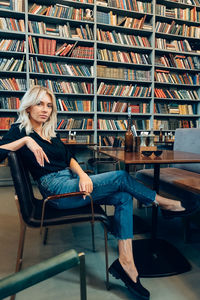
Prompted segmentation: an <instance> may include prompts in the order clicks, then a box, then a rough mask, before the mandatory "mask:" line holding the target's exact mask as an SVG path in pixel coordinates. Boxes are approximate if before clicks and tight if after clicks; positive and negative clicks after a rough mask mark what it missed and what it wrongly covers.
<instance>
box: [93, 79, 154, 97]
mask: <svg viewBox="0 0 200 300" xmlns="http://www.w3.org/2000/svg"><path fill="white" fill-rule="evenodd" d="M97 94H98V95H108V96H109V95H110V96H124V97H125V96H126V97H150V96H151V87H146V86H138V85H137V84H135V85H132V84H130V85H124V84H105V83H104V82H101V83H100V84H99V86H98V90H97Z"/></svg>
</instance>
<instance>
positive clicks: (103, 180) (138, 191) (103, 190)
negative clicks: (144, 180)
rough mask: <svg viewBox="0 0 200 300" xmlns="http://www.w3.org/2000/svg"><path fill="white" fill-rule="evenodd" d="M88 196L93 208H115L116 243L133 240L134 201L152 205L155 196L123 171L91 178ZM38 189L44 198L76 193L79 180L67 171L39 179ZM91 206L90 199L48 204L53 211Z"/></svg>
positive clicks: (65, 199) (75, 199)
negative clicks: (111, 206) (99, 205)
mask: <svg viewBox="0 0 200 300" xmlns="http://www.w3.org/2000/svg"><path fill="white" fill-rule="evenodd" d="M90 178H91V180H92V182H93V192H92V193H91V196H92V198H93V200H94V203H96V204H106V205H114V207H115V214H114V229H115V236H116V238H118V239H129V238H133V197H135V198H136V199H137V200H138V201H140V202H142V203H143V204H145V205H148V204H151V203H152V202H154V201H155V197H156V193H155V191H152V190H151V189H149V188H147V187H145V186H144V185H143V184H141V183H140V182H138V181H137V180H135V179H134V178H133V177H131V176H130V175H129V174H128V173H127V172H126V171H113V172H106V173H101V174H97V175H91V176H90ZM38 187H39V189H40V192H41V194H42V195H43V197H47V196H50V195H57V194H63V193H70V192H77V191H79V178H78V177H76V178H74V175H73V173H72V172H71V170H70V169H65V170H62V171H59V172H56V173H50V174H48V175H45V176H42V177H41V178H40V179H39V180H38ZM88 204H90V199H89V197H86V199H83V197H82V196H81V197H72V198H70V197H69V198H63V199H56V200H51V205H52V206H54V207H55V208H56V209H70V208H77V207H81V206H85V205H88Z"/></svg>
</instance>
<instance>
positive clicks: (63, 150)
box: [0, 124, 74, 180]
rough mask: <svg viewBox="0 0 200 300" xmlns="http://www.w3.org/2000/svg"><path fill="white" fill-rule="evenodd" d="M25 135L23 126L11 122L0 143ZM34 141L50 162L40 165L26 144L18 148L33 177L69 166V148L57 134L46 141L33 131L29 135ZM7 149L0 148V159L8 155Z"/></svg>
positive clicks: (37, 177) (70, 154)
mask: <svg viewBox="0 0 200 300" xmlns="http://www.w3.org/2000/svg"><path fill="white" fill-rule="evenodd" d="M25 136H26V132H25V130H24V128H23V129H22V130H20V129H19V124H13V125H12V126H11V129H10V130H9V131H8V133H7V134H5V135H4V137H3V139H2V140H1V141H0V145H4V144H8V143H11V142H13V141H16V140H18V139H21V138H23V137H25ZM29 136H30V137H31V138H32V139H34V140H35V141H36V143H37V144H38V145H39V146H40V147H41V148H42V149H43V150H44V152H45V153H46V155H47V157H48V159H49V161H50V163H48V162H46V161H44V167H41V166H40V165H39V164H38V162H37V161H36V158H35V155H34V154H33V152H32V151H31V150H29V149H28V147H27V146H23V147H22V148H21V149H19V150H18V152H20V154H21V155H20V156H21V158H22V160H23V163H24V164H25V165H26V166H27V168H28V170H29V171H30V173H31V175H32V176H33V179H35V180H37V179H39V178H40V177H42V176H44V175H47V174H49V173H52V172H58V171H60V170H63V169H65V168H66V167H69V164H70V160H71V158H74V156H73V155H72V153H71V152H70V150H69V148H68V147H67V146H66V145H64V144H63V143H62V141H61V140H60V138H59V137H58V136H57V137H55V138H52V139H51V142H48V141H46V140H44V139H42V138H41V137H40V136H39V135H38V134H37V133H36V132H35V131H33V132H32V133H30V135H29ZM8 153H9V150H4V149H0V160H3V159H5V158H6V156H7V155H8Z"/></svg>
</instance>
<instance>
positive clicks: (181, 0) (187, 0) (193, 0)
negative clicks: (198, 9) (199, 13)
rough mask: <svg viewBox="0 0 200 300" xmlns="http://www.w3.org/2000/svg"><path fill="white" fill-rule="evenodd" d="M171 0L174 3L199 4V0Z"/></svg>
mask: <svg viewBox="0 0 200 300" xmlns="http://www.w3.org/2000/svg"><path fill="white" fill-rule="evenodd" d="M171 1H172V2H176V3H183V4H188V5H197V6H200V0H171Z"/></svg>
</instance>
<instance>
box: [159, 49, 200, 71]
mask: <svg viewBox="0 0 200 300" xmlns="http://www.w3.org/2000/svg"><path fill="white" fill-rule="evenodd" d="M155 64H156V65H162V66H165V67H173V68H179V69H191V70H200V57H199V56H186V55H174V54H170V53H169V54H168V55H162V56H158V55H156V57H155Z"/></svg>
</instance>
